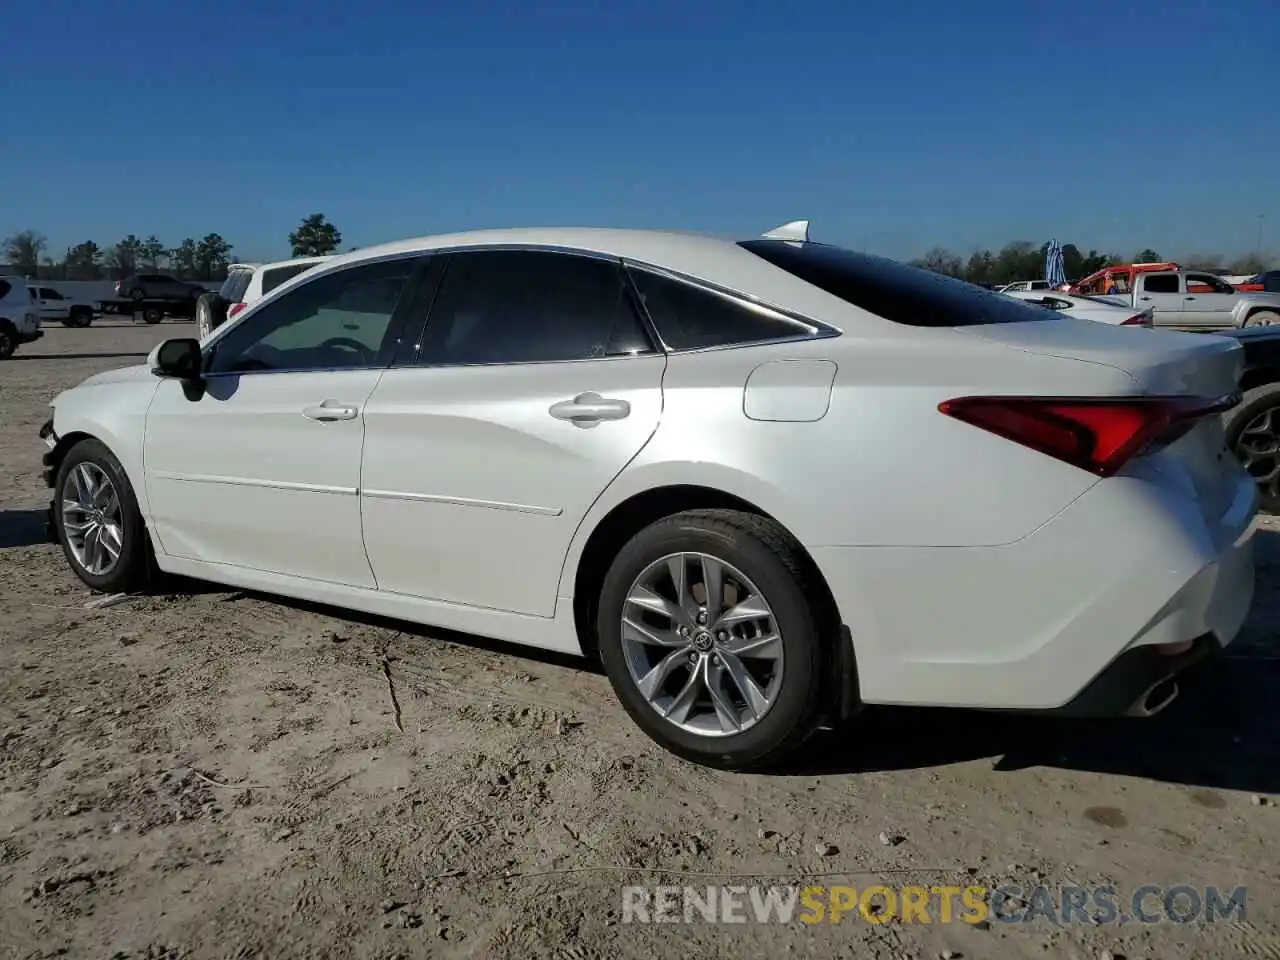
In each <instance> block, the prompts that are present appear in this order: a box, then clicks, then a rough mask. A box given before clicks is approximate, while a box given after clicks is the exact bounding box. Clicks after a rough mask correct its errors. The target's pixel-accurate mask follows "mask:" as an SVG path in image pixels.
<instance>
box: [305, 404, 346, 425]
mask: <svg viewBox="0 0 1280 960" xmlns="http://www.w3.org/2000/svg"><path fill="white" fill-rule="evenodd" d="M359 414H360V408H359V407H357V406H356V405H355V404H353V403H340V402H339V401H337V400H325V401H323V402H321V403H317V404H315V405H314V406H311V407H307V408H306V409H304V410H303V411H302V415H303V416H304V417H306V418H307V419H308V420H320V421H322V422H328V421H330V420H354V419H355V418H356V417H357V416H359Z"/></svg>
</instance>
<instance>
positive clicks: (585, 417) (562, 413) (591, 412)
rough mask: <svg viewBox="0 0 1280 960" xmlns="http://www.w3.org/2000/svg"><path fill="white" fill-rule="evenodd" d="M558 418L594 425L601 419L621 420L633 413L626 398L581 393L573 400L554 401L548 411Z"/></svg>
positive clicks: (580, 425)
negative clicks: (618, 398)
mask: <svg viewBox="0 0 1280 960" xmlns="http://www.w3.org/2000/svg"><path fill="white" fill-rule="evenodd" d="M548 412H549V413H550V414H551V415H552V416H553V417H555V418H556V419H557V420H568V421H569V422H570V423H572V424H573V425H574V426H575V427H584V428H585V427H594V426H595V425H596V424H598V423H599V422H600V421H601V420H621V419H623V418H624V417H627V416H630V415H631V404H629V403H628V402H627V401H626V400H614V399H612V398H610V397H602V396H600V394H598V393H580V394H578V395H577V396H576V397H574V398H573V399H572V400H561V401H560V402H559V403H553V404H552V405H551V409H550V410H549V411H548Z"/></svg>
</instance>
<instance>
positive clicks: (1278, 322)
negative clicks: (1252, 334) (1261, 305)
mask: <svg viewBox="0 0 1280 960" xmlns="http://www.w3.org/2000/svg"><path fill="white" fill-rule="evenodd" d="M1244 325H1245V326H1246V327H1274V326H1280V313H1276V312H1275V311H1274V310H1256V311H1254V312H1253V313H1251V314H1249V316H1248V317H1246V318H1245V321H1244Z"/></svg>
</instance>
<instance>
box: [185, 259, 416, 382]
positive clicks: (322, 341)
mask: <svg viewBox="0 0 1280 960" xmlns="http://www.w3.org/2000/svg"><path fill="white" fill-rule="evenodd" d="M418 262H419V260H418V259H416V258H409V259H403V260H390V261H385V262H382V263H372V264H365V265H363V266H355V267H349V268H348V269H346V270H339V271H337V272H336V273H330V274H326V275H324V276H322V277H317V278H316V279H315V280H312V281H311V282H310V283H306V284H303V285H302V286H301V287H299V288H298V289H296V290H293V291H291V292H289V293H287V294H285V295H284V296H282V297H281V298H280V299H278V300H276V301H274V302H273V303H269V304H267V305H266V306H264V307H263V308H262V309H261V310H258V311H256V312H255V313H252V314H249V315H248V316H247V317H245V319H244V321H242V322H241V323H238V324H236V325H235V326H234V327H232V328H231V329H230V330H228V331H227V332H226V333H225V334H224V335H223V336H222V337H220V338H219V339H218V340H216V341H215V342H214V344H213V349H212V356H211V357H210V358H209V360H208V361H206V362H207V365H208V369H209V370H210V372H213V373H243V372H250V371H255V370H275V371H286V370H332V369H344V368H357V367H370V366H376V365H378V364H379V363H382V362H384V361H385V358H387V357H388V356H389V354H390V349H391V346H392V344H391V343H390V337H391V335H392V330H393V327H392V323H391V321H392V318H393V316H394V315H395V313H396V310H397V308H398V307H400V306H401V305H402V303H403V302H404V301H405V299H406V298H405V296H404V294H405V290H406V288H407V287H408V284H409V278H410V276H411V275H412V274H413V271H414V268H415V267H416V265H417V264H418Z"/></svg>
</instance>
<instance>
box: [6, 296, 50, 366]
mask: <svg viewBox="0 0 1280 960" xmlns="http://www.w3.org/2000/svg"><path fill="white" fill-rule="evenodd" d="M43 336H44V332H43V331H42V330H41V329H40V314H39V313H37V312H36V307H35V304H34V303H32V302H31V294H30V293H28V292H27V281H25V280H23V279H22V278H21V277H0V360H7V359H9V358H10V357H11V356H13V351H15V350H17V349H18V345H19V344H23V343H31V342H32V341H33V340H39V339H40V338H41V337H43Z"/></svg>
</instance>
